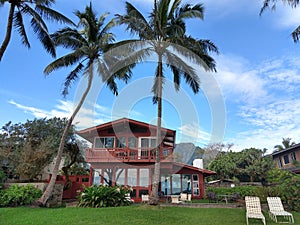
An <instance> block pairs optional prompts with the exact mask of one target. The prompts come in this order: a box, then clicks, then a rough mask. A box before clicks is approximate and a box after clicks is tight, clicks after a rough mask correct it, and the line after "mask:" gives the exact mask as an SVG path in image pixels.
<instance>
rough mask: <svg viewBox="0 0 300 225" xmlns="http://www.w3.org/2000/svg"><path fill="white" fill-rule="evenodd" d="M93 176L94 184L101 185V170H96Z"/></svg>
mask: <svg viewBox="0 0 300 225" xmlns="http://www.w3.org/2000/svg"><path fill="white" fill-rule="evenodd" d="M93 172H94V174H93V184H97V185H100V184H101V169H94V171H93Z"/></svg>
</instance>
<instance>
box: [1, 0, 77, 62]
mask: <svg viewBox="0 0 300 225" xmlns="http://www.w3.org/2000/svg"><path fill="white" fill-rule="evenodd" d="M5 3H8V4H10V9H9V14H8V20H7V27H6V34H5V38H4V40H3V42H2V44H1V47H0V61H1V59H2V57H3V54H4V52H5V50H6V48H7V46H8V44H9V42H10V39H11V35H12V28H13V27H15V28H16V30H17V31H18V33H19V35H20V36H21V39H22V44H24V45H25V46H26V47H27V48H30V43H29V40H28V37H27V33H26V29H25V25H24V18H23V17H24V16H25V15H26V16H29V17H30V18H31V20H30V24H31V26H32V28H33V32H34V33H36V34H37V36H38V39H39V40H40V41H41V43H42V44H43V47H44V48H45V50H46V51H47V52H49V53H50V54H51V55H52V56H53V57H55V56H56V53H55V47H54V43H53V41H52V40H51V37H50V34H49V33H48V28H47V25H46V23H45V21H44V20H43V18H46V19H49V20H52V21H55V22H63V23H72V21H71V20H69V19H68V18H67V17H65V16H64V15H62V14H60V13H59V12H57V11H55V10H53V9H51V8H50V7H51V5H52V4H54V3H55V0H31V1H29V0H26V1H24V0H0V7H1V6H3V5H4V4H5Z"/></svg>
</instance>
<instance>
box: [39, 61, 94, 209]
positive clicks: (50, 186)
mask: <svg viewBox="0 0 300 225" xmlns="http://www.w3.org/2000/svg"><path fill="white" fill-rule="evenodd" d="M92 80H93V63H91V64H90V66H89V76H88V84H87V87H86V90H85V91H84V93H83V95H82V97H81V99H80V102H79V103H78V105H77V107H76V108H75V110H74V112H73V114H72V116H71V117H70V119H69V120H68V123H67V125H66V127H65V129H64V132H63V135H62V137H61V139H60V144H59V149H58V152H57V157H56V161H55V165H54V168H53V171H52V176H51V179H50V182H49V184H48V186H47V188H46V190H45V192H44V193H43V195H42V197H41V198H40V199H39V200H38V203H39V204H40V205H42V206H45V205H46V203H47V201H48V199H49V197H50V196H51V194H52V192H53V189H54V185H55V181H56V177H57V174H58V170H59V165H60V162H61V158H62V153H63V149H64V145H65V141H66V138H67V135H68V131H69V129H70V127H71V125H72V122H73V120H74V118H75V116H76V114H77V113H78V111H79V110H80V108H81V106H82V105H83V103H84V101H85V98H86V96H87V94H88V93H89V91H90V89H91V86H92Z"/></svg>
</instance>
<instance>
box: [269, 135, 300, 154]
mask: <svg viewBox="0 0 300 225" xmlns="http://www.w3.org/2000/svg"><path fill="white" fill-rule="evenodd" d="M291 140H292V139H291V138H282V142H281V143H282V145H275V146H274V152H277V151H281V150H284V149H288V148H290V147H292V146H294V145H295V144H296V143H295V142H294V141H293V142H291Z"/></svg>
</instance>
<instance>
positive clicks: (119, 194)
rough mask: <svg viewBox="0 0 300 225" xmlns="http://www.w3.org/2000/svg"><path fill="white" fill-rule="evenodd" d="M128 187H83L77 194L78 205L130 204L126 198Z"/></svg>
mask: <svg viewBox="0 0 300 225" xmlns="http://www.w3.org/2000/svg"><path fill="white" fill-rule="evenodd" d="M128 193H130V189H129V188H126V187H123V186H122V187H118V186H115V187H110V186H97V185H92V186H91V187H87V188H85V189H84V190H83V191H82V192H80V193H79V195H78V200H79V202H78V206H79V207H93V208H102V207H117V206H125V205H130V204H131V201H130V200H128V198H126V194H128Z"/></svg>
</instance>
